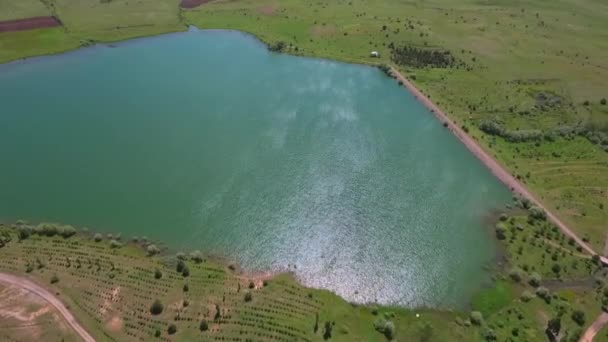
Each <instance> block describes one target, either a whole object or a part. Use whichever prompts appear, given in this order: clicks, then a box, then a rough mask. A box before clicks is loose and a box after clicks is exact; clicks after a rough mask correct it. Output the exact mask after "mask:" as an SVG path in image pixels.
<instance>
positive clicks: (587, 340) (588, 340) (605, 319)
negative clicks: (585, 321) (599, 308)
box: [580, 312, 608, 342]
mask: <svg viewBox="0 0 608 342" xmlns="http://www.w3.org/2000/svg"><path fill="white" fill-rule="evenodd" d="M606 323H608V313H605V312H602V313H601V314H600V315H599V316H598V317H597V319H596V320H595V322H593V324H591V326H589V328H587V330H586V331H585V334H584V335H583V337H582V338H581V340H580V342H592V341H593V338H594V337H595V335H596V334H597V332H598V331H600V329H602V327H603V326H604V325H605V324H606Z"/></svg>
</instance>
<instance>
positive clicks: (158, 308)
mask: <svg viewBox="0 0 608 342" xmlns="http://www.w3.org/2000/svg"><path fill="white" fill-rule="evenodd" d="M163 309H164V306H163V303H161V302H160V300H158V299H157V300H155V301H154V303H152V306H151V307H150V313H151V314H153V315H160V314H161V313H162V312H163Z"/></svg>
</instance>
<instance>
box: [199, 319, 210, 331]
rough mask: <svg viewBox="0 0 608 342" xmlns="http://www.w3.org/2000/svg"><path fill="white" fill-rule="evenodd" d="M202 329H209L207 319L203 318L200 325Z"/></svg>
mask: <svg viewBox="0 0 608 342" xmlns="http://www.w3.org/2000/svg"><path fill="white" fill-rule="evenodd" d="M198 328H199V329H200V330H201V331H207V330H209V323H207V321H206V320H202V321H201V324H200V325H199V327H198Z"/></svg>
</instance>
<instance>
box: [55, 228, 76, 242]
mask: <svg viewBox="0 0 608 342" xmlns="http://www.w3.org/2000/svg"><path fill="white" fill-rule="evenodd" d="M58 231H59V235H61V236H62V237H64V238H66V239H67V238H69V237H71V236H74V235H76V228H74V227H72V226H63V227H60V229H58Z"/></svg>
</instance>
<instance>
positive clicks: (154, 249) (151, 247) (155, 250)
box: [146, 245, 160, 255]
mask: <svg viewBox="0 0 608 342" xmlns="http://www.w3.org/2000/svg"><path fill="white" fill-rule="evenodd" d="M146 250H147V251H148V255H156V254H158V253H160V248H158V247H156V245H149V246H148V248H147V249H146Z"/></svg>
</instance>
